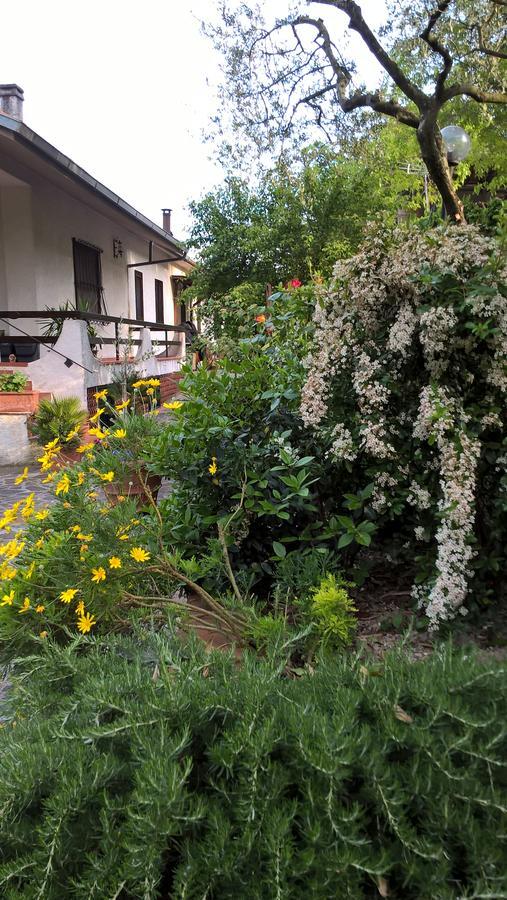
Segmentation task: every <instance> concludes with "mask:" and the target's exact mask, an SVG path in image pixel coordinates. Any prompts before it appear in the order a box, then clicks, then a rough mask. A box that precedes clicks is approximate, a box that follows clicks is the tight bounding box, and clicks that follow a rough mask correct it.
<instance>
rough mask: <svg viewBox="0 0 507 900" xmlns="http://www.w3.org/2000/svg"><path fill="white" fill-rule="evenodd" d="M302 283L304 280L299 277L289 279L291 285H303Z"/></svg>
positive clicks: (292, 286)
mask: <svg viewBox="0 0 507 900" xmlns="http://www.w3.org/2000/svg"><path fill="white" fill-rule="evenodd" d="M302 283H303V282H302V281H300V280H299V278H293V279H292V281H289V287H291V288H298V287H301V285H302Z"/></svg>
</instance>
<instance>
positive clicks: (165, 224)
mask: <svg viewBox="0 0 507 900" xmlns="http://www.w3.org/2000/svg"><path fill="white" fill-rule="evenodd" d="M171 212H172V210H171V209H163V210H162V228H163V229H164V231H167V233H168V234H172V231H171Z"/></svg>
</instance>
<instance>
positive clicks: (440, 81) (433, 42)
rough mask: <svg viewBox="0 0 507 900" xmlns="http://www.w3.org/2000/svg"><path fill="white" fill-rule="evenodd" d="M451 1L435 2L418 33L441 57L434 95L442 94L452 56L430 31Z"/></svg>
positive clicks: (450, 67) (441, 0) (450, 66)
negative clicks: (441, 64)
mask: <svg viewBox="0 0 507 900" xmlns="http://www.w3.org/2000/svg"><path fill="white" fill-rule="evenodd" d="M451 2H452V0H440V2H439V3H438V4H437V7H436V9H435V10H434V11H433V12H432V13H431V16H430V17H429V20H428V24H427V25H426V28H425V29H424V31H422V32H421V34H420V35H419V37H420V38H421V40H423V41H425V42H426V43H427V44H428V46H429V47H431V49H432V50H433V51H434V52H435V53H438V54H439V55H440V56H441V57H442V59H443V61H444V67H443V69H442V71H441V72H439V74H438V77H437V80H436V84H435V96H436V97H440V96H441V94H442V89H443V86H444V82H445V80H446V78H447V76H448V75H449V72H450V71H451V69H452V63H453V60H452V56H451V54H450V53H449V51H448V49H447V47H444V45H443V44H442V43H441V41H439V40H438V38H436V37H435V35H434V34H432V31H433V29H434V27H435V25H436V24H437V22H438V20H439V19H440V17H441V16H442V15H443V14H444V13H445V11H446V9H447V7H448V6H449V5H450V3H451Z"/></svg>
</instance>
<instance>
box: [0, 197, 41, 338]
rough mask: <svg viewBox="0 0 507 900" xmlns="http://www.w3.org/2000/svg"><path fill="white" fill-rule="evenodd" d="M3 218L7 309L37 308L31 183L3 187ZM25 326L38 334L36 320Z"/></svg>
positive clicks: (0, 208) (0, 203)
mask: <svg viewBox="0 0 507 900" xmlns="http://www.w3.org/2000/svg"><path fill="white" fill-rule="evenodd" d="M0 218H1V222H2V256H3V266H2V268H3V289H4V299H5V305H6V306H7V309H15V310H29V309H37V308H38V305H37V299H36V287H35V269H36V259H35V253H34V241H33V227H32V220H33V208H32V192H31V189H30V187H29V186H28V185H23V186H19V187H17V186H16V187H10V186H3V187H2V188H1V190H0ZM0 287H1V282H0ZM2 327H4V326H3V325H2ZM22 327H23V329H24V330H25V331H27V332H28V333H30V334H31V333H34V334H38V324H37V321H36V320H32V319H27V320H25V321H24V322H23V325H22ZM7 330H8V329H7V327H6V331H7Z"/></svg>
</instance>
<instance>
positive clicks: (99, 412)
mask: <svg viewBox="0 0 507 900" xmlns="http://www.w3.org/2000/svg"><path fill="white" fill-rule="evenodd" d="M105 411H106V407H105V406H103V407H102V408H101V407H100V406H98V407H97V412H96V413H94V414H93V416H90V422H98V421H99V419H100V417H101V415H102V413H104V412H105ZM90 434H91V429H90Z"/></svg>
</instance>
